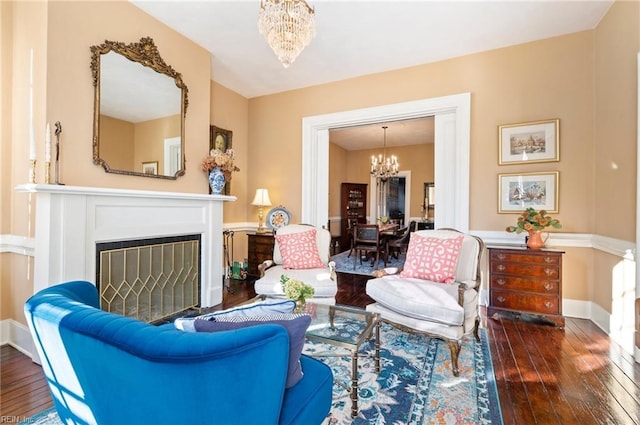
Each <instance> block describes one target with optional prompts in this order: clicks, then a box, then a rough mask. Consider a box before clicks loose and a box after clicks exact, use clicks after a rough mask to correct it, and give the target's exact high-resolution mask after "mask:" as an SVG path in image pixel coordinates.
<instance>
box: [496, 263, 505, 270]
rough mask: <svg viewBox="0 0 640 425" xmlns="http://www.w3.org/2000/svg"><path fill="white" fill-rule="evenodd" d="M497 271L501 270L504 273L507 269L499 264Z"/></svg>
mask: <svg viewBox="0 0 640 425" xmlns="http://www.w3.org/2000/svg"><path fill="white" fill-rule="evenodd" d="M497 269H498V270H500V271H503V270H505V269H506V267H505V266H503V265H502V264H498V267H497Z"/></svg>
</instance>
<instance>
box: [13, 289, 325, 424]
mask: <svg viewBox="0 0 640 425" xmlns="http://www.w3.org/2000/svg"><path fill="white" fill-rule="evenodd" d="M25 314H26V317H27V321H28V324H29V327H30V329H31V332H32V335H33V338H34V340H35V343H36V347H37V350H38V354H39V355H40V359H41V361H42V366H43V370H44V373H45V375H46V379H47V381H48V384H49V388H50V390H51V394H52V397H53V400H54V404H55V407H56V409H57V411H58V414H59V415H60V417H61V419H62V421H63V422H64V423H97V424H136V425H138V424H242V425H245V424H305V425H306V424H318V423H320V422H322V421H323V420H324V418H325V417H326V416H327V414H328V413H329V409H330V406H331V390H332V385H333V376H332V373H331V370H330V369H329V368H328V367H327V366H326V365H324V364H323V363H321V362H319V361H317V360H315V359H311V358H309V357H306V356H304V355H303V356H302V357H301V363H302V369H303V373H304V377H303V378H302V380H301V381H299V382H298V383H297V384H296V385H295V386H293V387H291V388H289V389H285V380H286V375H287V365H288V356H289V349H288V346H289V336H288V334H287V331H286V330H285V328H284V327H282V326H278V325H273V324H267V325H261V326H254V327H250V328H245V329H239V330H234V331H224V332H215V333H188V332H181V331H179V330H176V329H175V328H174V326H173V325H172V324H169V325H164V326H154V325H150V324H147V323H143V322H140V321H138V320H135V319H131V318H126V317H123V316H119V315H115V314H111V313H107V312H105V311H102V310H100V309H99V304H98V293H97V291H96V288H95V286H94V285H92V284H91V283H89V282H83V281H76V282H68V283H63V284H60V285H56V286H52V287H49V288H47V289H44V290H42V291H40V292H38V293H37V294H35V295H34V296H32V297H31V298H30V299H29V300H28V301H27V302H26V304H25Z"/></svg>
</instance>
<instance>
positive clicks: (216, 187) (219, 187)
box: [209, 167, 227, 195]
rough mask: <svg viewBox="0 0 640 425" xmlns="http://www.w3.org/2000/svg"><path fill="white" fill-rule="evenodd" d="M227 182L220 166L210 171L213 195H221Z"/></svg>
mask: <svg viewBox="0 0 640 425" xmlns="http://www.w3.org/2000/svg"><path fill="white" fill-rule="evenodd" d="M226 183H227V181H226V179H225V178H224V173H223V172H222V170H221V169H220V167H216V168H214V169H213V170H211V171H209V186H211V193H212V194H213V195H220V194H222V191H223V190H224V185H225V184H226Z"/></svg>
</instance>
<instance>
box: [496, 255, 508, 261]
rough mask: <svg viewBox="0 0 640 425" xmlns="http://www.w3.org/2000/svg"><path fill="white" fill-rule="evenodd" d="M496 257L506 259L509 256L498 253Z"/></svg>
mask: <svg viewBox="0 0 640 425" xmlns="http://www.w3.org/2000/svg"><path fill="white" fill-rule="evenodd" d="M496 257H498V259H499V260H504V259H505V258H507V256H506V255H504V254H498V255H496Z"/></svg>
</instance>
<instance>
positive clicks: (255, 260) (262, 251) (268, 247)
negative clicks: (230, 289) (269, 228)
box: [247, 233, 275, 277]
mask: <svg viewBox="0 0 640 425" xmlns="http://www.w3.org/2000/svg"><path fill="white" fill-rule="evenodd" d="M247 237H248V238H249V242H248V246H247V251H248V253H247V263H248V264H247V274H248V275H250V276H255V277H258V276H260V271H259V270H258V266H259V265H260V264H262V262H263V261H265V260H269V259H271V258H272V257H273V245H274V243H275V238H274V237H273V233H248V234H247Z"/></svg>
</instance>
